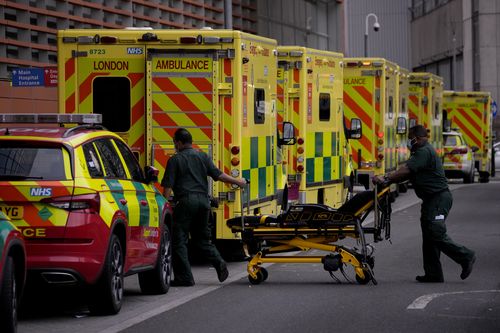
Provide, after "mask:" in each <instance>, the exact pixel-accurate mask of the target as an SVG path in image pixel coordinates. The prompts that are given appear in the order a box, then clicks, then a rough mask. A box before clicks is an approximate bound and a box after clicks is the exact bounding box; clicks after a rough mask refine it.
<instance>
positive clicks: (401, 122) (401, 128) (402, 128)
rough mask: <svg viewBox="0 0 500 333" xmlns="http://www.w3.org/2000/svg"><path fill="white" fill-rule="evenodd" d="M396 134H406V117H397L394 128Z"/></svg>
mask: <svg viewBox="0 0 500 333" xmlns="http://www.w3.org/2000/svg"><path fill="white" fill-rule="evenodd" d="M396 132H397V134H406V118H405V117H398V127H397V129H396Z"/></svg>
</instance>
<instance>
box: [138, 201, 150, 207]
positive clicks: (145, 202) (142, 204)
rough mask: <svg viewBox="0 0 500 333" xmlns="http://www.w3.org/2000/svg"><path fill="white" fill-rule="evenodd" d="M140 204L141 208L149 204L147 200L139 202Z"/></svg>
mask: <svg viewBox="0 0 500 333" xmlns="http://www.w3.org/2000/svg"><path fill="white" fill-rule="evenodd" d="M139 203H140V204H141V206H147V205H148V202H147V201H146V200H139Z"/></svg>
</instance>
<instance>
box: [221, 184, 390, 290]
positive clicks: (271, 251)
mask: <svg viewBox="0 0 500 333" xmlns="http://www.w3.org/2000/svg"><path fill="white" fill-rule="evenodd" d="M370 212H373V213H374V214H373V217H374V221H373V225H371V224H370V226H363V222H364V221H365V219H366V218H367V217H368V215H369V214H370ZM390 218H391V196H390V192H389V188H388V187H383V186H380V185H379V186H378V187H376V188H375V189H374V190H371V191H364V192H360V193H358V194H356V195H355V196H354V197H353V198H352V199H350V200H349V201H347V202H346V203H345V204H344V205H342V206H341V207H339V208H338V209H334V208H331V207H328V206H325V205H320V204H298V205H293V206H290V207H289V208H288V210H287V211H286V212H284V213H282V214H280V215H278V216H271V215H261V216H242V217H238V218H233V219H230V220H228V221H227V225H228V226H229V227H230V228H231V230H232V231H233V232H235V233H236V232H239V233H241V237H242V240H243V242H244V244H245V245H247V247H248V248H253V249H258V250H257V251H255V252H256V253H255V254H253V255H252V256H251V257H250V259H249V262H248V265H247V271H248V279H249V281H250V283H252V284H259V283H261V282H263V281H265V280H266V279H267V277H268V272H267V270H266V269H265V268H264V267H262V266H261V265H262V264H264V263H322V264H323V267H324V269H325V270H326V271H328V272H329V273H330V275H331V276H332V278H334V279H335V280H337V281H340V280H339V279H338V278H337V277H336V276H335V275H334V272H335V271H338V270H339V271H340V272H341V273H342V274H343V275H344V277H345V278H346V279H347V280H349V278H348V277H347V276H346V274H345V272H344V266H345V265H351V266H352V267H353V268H354V272H355V275H356V281H357V282H358V283H360V284H367V283H368V282H370V281H372V282H373V284H377V281H376V280H375V276H374V274H373V267H374V263H375V261H374V257H373V247H372V246H371V245H369V244H367V241H366V237H365V235H367V234H372V235H373V238H374V242H378V241H381V240H383V239H389V238H390ZM346 237H350V238H353V239H356V240H357V242H358V244H359V247H360V249H357V248H349V247H347V246H342V245H339V244H338V241H340V240H342V239H344V238H346ZM311 249H315V250H320V251H326V252H328V253H327V254H325V255H290V256H287V255H283V254H282V253H286V252H292V251H308V250H311ZM278 253H280V255H277V254H278Z"/></svg>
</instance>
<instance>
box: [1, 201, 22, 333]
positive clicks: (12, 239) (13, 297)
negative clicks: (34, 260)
mask: <svg viewBox="0 0 500 333" xmlns="http://www.w3.org/2000/svg"><path fill="white" fill-rule="evenodd" d="M25 277H26V251H25V247H24V241H23V238H22V236H21V232H20V231H19V230H18V229H17V228H16V227H15V226H14V225H13V224H12V223H11V221H10V218H9V217H8V216H7V215H6V214H5V213H4V212H3V210H0V325H1V328H2V332H16V328H17V310H18V307H19V302H20V300H21V296H22V293H23V288H24V281H25Z"/></svg>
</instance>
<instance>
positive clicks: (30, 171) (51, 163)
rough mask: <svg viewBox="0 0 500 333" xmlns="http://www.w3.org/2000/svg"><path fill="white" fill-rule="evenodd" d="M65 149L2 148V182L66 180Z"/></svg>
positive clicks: (0, 168)
mask: <svg viewBox="0 0 500 333" xmlns="http://www.w3.org/2000/svg"><path fill="white" fill-rule="evenodd" d="M62 149H63V148H61V147H44V146H41V147H36V146H33V145H31V146H26V145H10V144H9V146H7V147H1V148H0V180H12V181H14V180H66V173H65V171H64V159H63V150H62Z"/></svg>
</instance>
